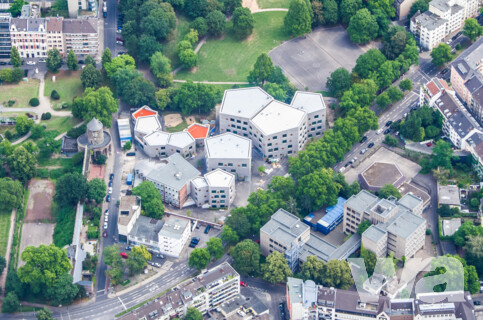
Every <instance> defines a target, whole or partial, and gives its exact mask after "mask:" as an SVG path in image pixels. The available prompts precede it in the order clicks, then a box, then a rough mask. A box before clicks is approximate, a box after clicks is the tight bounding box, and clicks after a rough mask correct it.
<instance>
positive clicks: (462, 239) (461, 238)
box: [453, 220, 483, 247]
mask: <svg viewBox="0 0 483 320" xmlns="http://www.w3.org/2000/svg"><path fill="white" fill-rule="evenodd" d="M477 235H483V227H481V226H475V225H474V224H473V222H472V221H469V220H467V221H465V222H463V223H462V224H461V226H460V227H459V228H458V230H457V231H456V232H455V233H454V234H453V242H454V244H455V245H456V246H458V247H463V246H464V245H465V244H466V239H467V237H468V236H477Z"/></svg>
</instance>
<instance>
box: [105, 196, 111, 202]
mask: <svg viewBox="0 0 483 320" xmlns="http://www.w3.org/2000/svg"><path fill="white" fill-rule="evenodd" d="M106 202H111V195H110V194H108V195H107V197H106Z"/></svg>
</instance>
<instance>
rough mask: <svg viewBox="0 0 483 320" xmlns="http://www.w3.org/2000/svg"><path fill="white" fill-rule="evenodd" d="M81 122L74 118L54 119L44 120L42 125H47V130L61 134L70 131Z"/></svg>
mask: <svg viewBox="0 0 483 320" xmlns="http://www.w3.org/2000/svg"><path fill="white" fill-rule="evenodd" d="M79 122H80V120H79V119H77V118H74V117H56V116H54V117H52V118H50V119H49V120H43V121H41V122H40V124H42V125H45V127H46V130H55V131H57V132H58V133H59V134H61V133H64V132H67V131H69V129H71V128H73V127H74V126H76V125H77V124H78V123H79Z"/></svg>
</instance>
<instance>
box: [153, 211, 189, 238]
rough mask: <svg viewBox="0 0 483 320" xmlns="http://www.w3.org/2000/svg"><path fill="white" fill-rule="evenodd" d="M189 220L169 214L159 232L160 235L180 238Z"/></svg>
mask: <svg viewBox="0 0 483 320" xmlns="http://www.w3.org/2000/svg"><path fill="white" fill-rule="evenodd" d="M189 224H190V221H189V220H188V219H183V218H178V217H176V216H170V217H169V218H168V220H167V221H166V222H165V223H164V225H163V228H162V229H161V231H160V232H159V236H160V237H167V238H172V239H180V238H181V236H182V235H183V232H184V230H185V229H186V228H187V227H189Z"/></svg>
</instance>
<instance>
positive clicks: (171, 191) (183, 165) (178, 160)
mask: <svg viewBox="0 0 483 320" xmlns="http://www.w3.org/2000/svg"><path fill="white" fill-rule="evenodd" d="M134 173H135V178H136V184H138V183H140V182H142V181H151V182H152V183H154V185H155V186H156V188H158V190H159V192H160V193H161V196H162V198H163V201H164V202H166V203H168V204H170V205H173V206H175V207H178V208H182V207H183V205H184V203H185V202H186V200H187V199H188V197H189V195H190V194H191V180H193V179H195V178H196V177H198V176H200V175H201V173H200V172H199V171H198V170H196V168H195V167H193V166H192V165H191V164H190V163H189V162H188V161H186V160H185V159H184V158H183V157H182V156H181V155H179V154H178V153H175V154H173V155H171V156H169V157H167V158H166V159H163V160H162V161H159V162H154V161H152V160H142V161H140V162H138V163H137V164H136V166H135V167H134Z"/></svg>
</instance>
